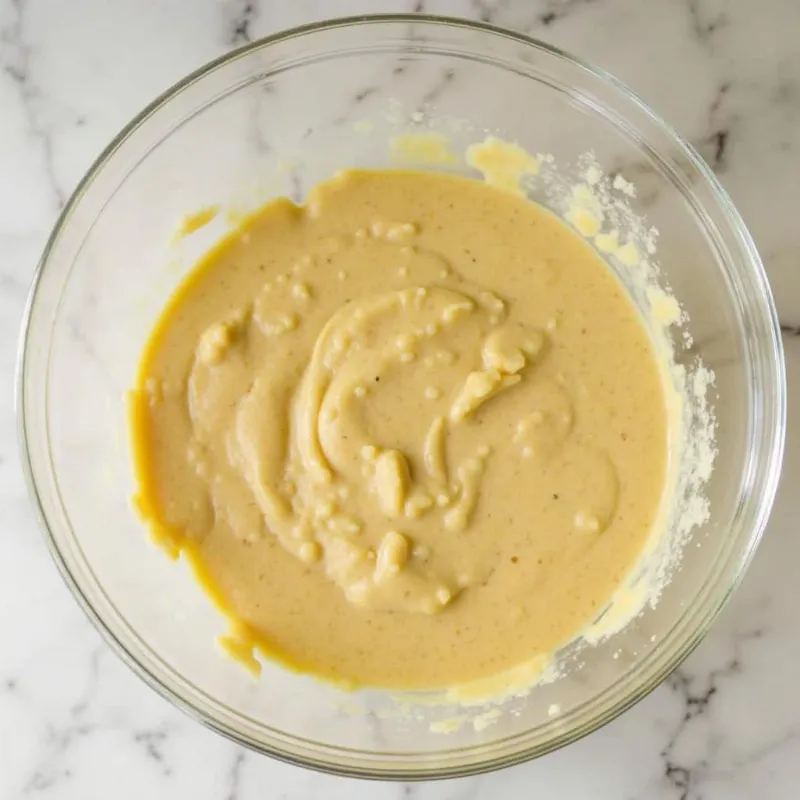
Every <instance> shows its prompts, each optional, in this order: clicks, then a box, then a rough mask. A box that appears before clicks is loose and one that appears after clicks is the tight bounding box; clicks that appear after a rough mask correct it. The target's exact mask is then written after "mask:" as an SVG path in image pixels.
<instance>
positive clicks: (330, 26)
mask: <svg viewBox="0 0 800 800" xmlns="http://www.w3.org/2000/svg"><path fill="white" fill-rule="evenodd" d="M398 23H402V24H431V25H441V26H446V27H454V28H465V29H471V30H472V31H478V32H481V31H482V32H485V33H489V34H493V35H497V36H502V37H506V38H508V39H511V40H513V41H515V42H517V43H519V44H522V45H525V46H528V47H530V48H531V49H533V50H538V51H541V52H544V53H545V54H547V55H549V56H555V57H556V58H559V59H563V60H564V61H567V62H569V63H570V64H571V65H572V66H573V67H577V68H579V69H580V70H582V71H584V72H586V73H588V74H589V75H591V76H592V77H593V78H595V79H598V80H599V81H601V82H603V83H605V84H606V85H607V86H608V87H610V88H611V89H612V90H615V91H616V92H618V93H619V94H620V95H621V96H622V98H623V100H626V101H628V102H629V103H632V104H633V105H635V106H636V107H637V108H638V110H639V111H640V112H642V113H643V114H644V115H645V116H646V117H648V118H649V121H650V123H651V124H654V125H655V126H656V127H657V128H660V129H661V133H663V134H666V136H667V138H668V139H670V141H671V144H672V145H673V146H675V147H676V149H677V150H678V151H679V152H681V155H682V156H683V157H684V158H685V159H686V163H687V164H688V165H689V168H690V169H691V170H693V171H694V172H695V173H696V175H697V177H698V178H699V179H700V181H701V182H703V183H704V184H705V187H706V188H707V189H709V190H710V191H711V193H712V195H713V196H714V199H715V200H716V202H717V203H718V204H719V207H720V209H721V210H722V212H723V213H724V215H725V216H726V218H727V222H728V223H729V224H730V226H731V228H732V229H733V232H734V234H735V236H736V237H737V239H738V245H739V247H740V249H741V253H742V254H743V255H744V257H745V260H746V261H747V263H748V265H749V267H750V269H751V270H752V275H751V277H752V279H753V280H754V282H755V284H756V286H757V288H758V289H759V290H760V291H759V298H758V299H759V300H760V301H761V307H760V309H759V310H760V312H761V313H762V314H763V315H764V318H763V319H762V320H761V322H762V323H765V324H766V329H767V335H768V337H769V339H770V341H769V345H771V347H768V348H767V349H768V350H769V352H768V353H766V355H765V356H764V362H765V366H766V368H767V372H768V373H769V377H770V378H771V379H772V381H773V383H772V385H771V389H772V391H771V392H770V394H771V397H770V398H769V400H771V402H772V404H773V405H772V413H771V417H772V419H773V420H774V426H773V429H772V435H771V438H770V441H769V442H768V444H767V446H766V447H765V450H764V453H763V455H762V463H764V464H765V465H766V466H765V467H764V468H763V469H762V470H760V472H761V475H762V476H763V477H762V479H761V481H760V485H756V487H755V489H756V491H752V492H751V494H750V498H749V499H748V502H749V503H750V504H752V505H754V506H755V510H754V513H753V514H752V515H751V517H752V520H753V522H752V525H751V530H750V532H749V535H748V536H747V540H746V541H745V542H744V544H743V546H742V547H740V548H739V550H740V554H739V557H738V564H737V565H736V567H735V570H734V575H733V577H732V579H731V580H730V581H729V583H728V586H727V587H726V589H725V591H723V592H721V593H720V594H719V595H718V596H717V597H716V598H715V599H714V600H713V602H711V603H709V605H708V607H707V608H706V609H704V613H703V615H702V617H701V618H700V619H699V620H695V624H694V627H693V629H692V630H691V632H690V633H689V635H687V636H686V638H685V639H684V641H683V642H682V643H681V645H680V646H679V647H678V648H677V649H675V650H674V651H673V652H672V653H670V654H669V656H668V657H667V658H666V659H665V660H664V661H663V663H662V664H661V666H660V668H659V669H657V670H655V671H654V672H653V673H652V674H651V675H650V676H649V679H648V680H647V681H645V682H643V683H641V684H640V685H637V686H632V687H630V689H629V691H628V692H627V693H625V694H623V695H622V696H620V697H619V698H618V700H617V702H616V703H615V704H613V705H612V706H611V707H610V708H608V709H607V710H606V711H604V712H602V713H600V714H596V715H595V716H593V717H592V718H591V719H589V720H587V721H585V722H584V723H583V724H582V725H577V726H575V727H573V728H572V729H568V730H564V731H560V732H558V733H556V735H554V736H553V737H552V738H550V739H549V740H548V741H547V742H545V743H544V744H541V745H533V746H531V747H528V748H523V749H518V750H515V751H513V752H507V753H501V754H499V755H494V756H492V757H489V758H486V759H483V760H481V759H480V758H479V757H478V758H476V759H474V760H466V761H461V762H459V763H456V764H452V765H450V766H441V767H439V766H436V764H435V763H431V762H429V761H418V762H417V763H416V764H404V763H400V764H398V763H396V762H385V761H384V762H383V763H382V765H381V766H378V765H377V764H376V762H375V761H368V760H366V759H361V763H354V762H353V760H352V756H353V752H354V751H348V753H347V756H348V757H349V758H347V759H346V763H345V762H344V761H342V762H339V761H337V760H336V759H335V758H326V757H316V756H314V755H310V754H309V753H308V751H306V752H299V751H298V750H295V751H293V750H292V748H290V747H281V746H279V745H273V746H265V745H264V744H262V743H260V742H256V741H254V740H252V739H250V738H249V737H248V736H247V735H246V734H243V733H241V732H239V731H237V730H236V729H235V728H234V727H233V726H232V725H229V724H227V723H226V722H224V721H221V720H217V719H214V718H212V717H211V716H210V715H209V714H207V713H206V712H205V711H203V710H202V709H200V708H198V707H196V706H195V704H194V703H192V702H191V700H190V699H188V698H186V697H184V696H183V695H182V694H181V693H180V692H179V690H178V689H177V688H174V687H173V686H171V685H169V682H168V679H167V678H164V677H162V676H159V675H157V674H155V672H154V671H153V670H151V669H150V668H148V666H147V665H146V663H145V662H146V661H148V660H149V659H148V658H147V655H146V654H142V655H139V656H137V655H136V654H134V653H133V652H131V650H130V649H129V648H127V647H126V645H125V644H123V643H122V642H121V641H120V639H118V638H117V636H116V634H115V632H114V631H113V630H112V628H111V627H110V626H109V624H108V623H107V621H106V620H105V619H103V618H102V617H101V616H100V614H99V613H98V612H97V611H96V610H95V608H94V607H93V605H92V603H91V602H90V600H89V599H88V598H87V596H86V595H85V593H84V591H83V588H82V587H81V585H80V584H79V582H78V580H77V579H76V578H75V576H74V575H73V574H72V573H71V571H70V569H69V567H68V565H67V563H66V561H65V559H64V557H63V554H62V553H61V551H60V550H59V547H58V545H57V543H56V540H55V537H54V535H53V533H52V530H51V528H50V523H49V520H48V519H47V517H46V514H45V512H44V508H43V504H42V502H41V500H40V497H39V491H38V487H37V482H36V477H35V475H34V470H33V465H32V460H31V454H30V450H29V446H28V434H27V428H26V414H25V399H24V398H25V387H26V369H25V365H26V353H27V346H28V341H29V335H30V323H31V318H32V314H33V310H34V307H35V305H36V300H37V294H38V289H39V286H40V284H41V282H42V279H43V276H44V273H45V271H46V270H47V266H48V261H49V257H50V254H51V251H52V250H53V247H54V245H55V243H56V241H57V240H58V238H59V236H60V234H61V232H62V230H63V229H64V228H65V227H66V226H67V224H68V223H69V220H70V217H71V215H72V212H73V210H74V209H75V207H76V206H77V204H78V203H79V201H80V200H81V198H82V197H83V195H84V193H85V192H86V191H87V189H88V188H89V186H90V185H91V183H92V182H93V180H94V179H95V177H96V176H97V175H98V174H99V173H100V172H101V171H102V170H103V169H104V167H105V166H106V164H107V163H108V162H109V161H110V160H111V159H112V158H113V157H114V154H115V152H116V151H117V150H118V149H119V147H120V146H121V145H122V144H123V143H124V142H125V141H126V140H127V139H128V138H129V137H130V136H131V135H132V134H133V133H134V132H135V131H136V130H137V129H138V128H139V127H140V126H141V125H143V124H144V123H145V122H146V121H147V120H148V119H149V118H150V117H151V116H152V115H153V114H154V113H155V112H156V111H158V110H159V109H161V108H162V107H163V106H165V105H167V104H168V103H169V102H170V101H171V100H172V99H174V98H175V97H176V96H178V95H179V94H180V93H181V92H183V91H184V90H185V89H187V88H188V87H189V86H191V85H193V84H194V83H196V82H197V81H199V80H201V79H203V78H204V77H206V76H207V75H209V74H210V73H212V72H214V71H215V70H217V69H219V68H221V67H224V66H227V65H228V64H230V63H232V62H234V61H236V60H238V59H239V58H242V57H244V56H247V55H249V54H251V53H253V52H256V51H259V50H263V49H266V48H268V47H270V46H271V45H275V44H277V43H281V42H285V41H288V40H290V39H294V38H299V37H305V36H309V35H312V34H314V33H318V32H322V31H330V30H335V29H339V28H348V27H357V26H362V25H381V24H398ZM762 366H764V365H762ZM15 400H16V402H15V405H16V415H17V429H18V439H19V445H20V452H21V458H22V467H23V473H24V476H25V480H26V483H27V486H28V491H29V495H30V497H31V499H32V502H33V505H34V508H35V511H36V513H37V516H38V519H39V525H40V528H41V531H42V534H43V536H44V538H45V540H46V543H47V546H48V548H49V550H50V553H51V556H52V558H53V560H54V561H55V563H56V566H57V568H58V570H59V572H60V573H61V576H62V578H63V580H64V581H65V583H66V584H67V586H68V588H69V589H70V591H71V592H72V594H73V596H74V597H75V599H76V600H77V601H78V603H79V605H80V606H81V608H82V609H83V611H84V613H85V614H86V616H87V617H88V618H89V619H90V620H91V622H92V623H93V624H94V626H95V627H96V629H97V630H98V632H99V633H100V634H101V636H102V637H103V639H104V640H105V641H106V643H107V644H108V645H109V646H110V647H111V649H112V650H114V652H116V653H117V655H118V656H119V657H120V658H121V659H122V661H123V662H124V663H125V664H127V666H128V667H130V668H131V669H132V670H133V672H135V673H136V674H137V675H138V676H139V677H140V678H141V679H142V680H143V681H144V682H145V683H146V684H147V685H148V686H150V687H151V688H152V689H154V690H155V691H156V692H158V693H159V694H160V695H161V696H162V697H164V698H166V699H167V700H169V701H170V702H171V703H172V704H173V705H175V706H176V707H178V708H180V709H181V710H182V711H184V712H186V713H187V714H189V715H190V716H192V717H193V718H194V719H196V720H198V721H199V722H201V723H202V724H204V725H205V726H207V727H209V728H210V729H212V730H214V731H216V732H217V733H220V734H221V735H223V736H225V737H227V738H228V739H231V740H232V741H235V742H237V743H238V744H241V745H243V746H246V747H249V748H250V749H253V750H255V751H257V752H260V753H263V754H266V755H269V756H271V757H274V758H277V759H280V760H282V761H285V762H288V763H291V764H296V765H298V766H303V767H307V768H311V769H315V770H319V771H322V772H328V773H332V774H338V775H343V776H349V777H359V778H371V779H394V780H429V779H441V778H457V777H464V776H467V775H474V774H480V773H484V772H489V771H492V770H495V769H499V768H502V767H506V766H511V765H514V764H519V763H522V762H524V761H528V760H530V759H532V758H536V757H538V756H541V755H544V754H546V753H548V752H551V751H553V750H556V749H558V748H560V747H563V746H565V745H567V744H570V743H572V742H574V741H577V740H578V739H580V738H582V737H583V736H586V735H588V734H590V733H592V732H594V731H596V730H597V729H599V728H600V727H602V726H603V725H605V724H607V723H608V722H610V721H611V720H613V719H615V718H616V717H618V716H619V715H620V714H622V713H623V712H624V711H626V710H627V709H628V708H630V707H631V706H632V705H634V704H635V703H637V702H638V701H639V700H641V699H642V698H644V697H645V696H646V695H647V694H649V693H650V692H651V691H652V690H653V689H655V688H656V687H657V686H658V685H659V684H660V683H661V682H662V681H663V680H664V679H665V678H666V677H667V676H668V675H669V674H670V673H671V672H672V671H673V670H674V669H675V668H677V667H678V666H679V665H680V664H681V663H682V662H683V661H684V660H685V659H686V657H687V656H688V655H689V654H690V653H691V652H692V651H693V650H694V649H695V647H696V646H697V645H698V644H699V643H700V642H701V641H702V639H703V637H704V636H705V635H706V633H707V632H708V629H709V628H710V626H711V623H712V622H713V621H714V619H715V618H716V616H717V615H718V614H719V612H720V611H721V610H722V608H723V607H724V605H725V604H726V602H727V600H728V598H729V597H730V595H731V594H732V592H733V591H734V589H735V588H736V586H738V584H739V582H740V581H741V578H742V576H743V574H744V572H745V571H746V569H747V566H748V565H749V563H750V561H751V560H752V557H753V555H754V553H755V550H756V547H757V545H758V543H759V541H760V539H761V536H762V534H763V532H764V528H765V526H766V523H767V519H768V517H769V512H770V510H771V507H772V503H773V500H774V497H775V493H776V491H777V486H778V482H779V478H780V470H781V463H782V458H783V448H784V440H785V432H786V376H785V366H784V360H783V346H782V340H781V335H780V325H779V321H778V316H777V312H776V309H775V306H774V302H773V299H772V295H771V292H770V289H769V284H768V280H767V277H766V273H765V271H764V267H763V264H762V262H761V259H760V257H759V255H758V252H757V249H756V247H755V243H754V242H753V239H752V237H751V235H750V233H749V231H748V230H747V228H746V226H745V224H744V221H743V220H742V218H741V216H740V215H739V213H738V211H737V210H736V208H735V207H734V205H733V203H732V201H731V199H730V197H729V196H728V194H727V192H726V191H725V189H724V188H723V187H722V186H721V184H720V183H719V181H718V180H717V178H716V176H715V175H714V173H713V172H712V171H711V170H710V169H709V167H708V166H707V165H706V163H705V162H704V161H703V159H702V157H701V156H700V155H699V154H698V153H697V151H696V150H695V149H694V148H693V147H692V145H691V144H689V143H688V142H687V141H686V140H685V139H683V137H681V136H680V134H678V133H677V131H675V130H674V129H673V128H672V127H671V126H670V125H669V124H668V123H666V122H665V121H664V120H663V119H661V117H659V116H658V115H657V114H656V113H655V112H654V111H652V110H651V109H650V108H649V106H647V104H645V103H644V102H643V101H642V100H641V99H640V98H639V97H638V96H637V95H636V94H634V93H633V92H632V91H631V90H630V89H629V88H628V87H627V86H625V85H624V84H623V83H622V82H620V81H619V80H618V79H616V78H615V77H614V76H613V75H611V74H610V73H608V72H606V71H604V70H602V69H600V68H598V67H595V66H592V65H590V64H588V63H586V62H583V61H582V60H580V59H578V58H575V57H574V56H572V55H570V54H568V53H565V52H564V51H562V50H560V49H558V48H556V47H553V46H552V45H549V44H546V43H544V42H542V41H540V40H538V39H535V38H533V37H530V36H527V35H526V34H522V33H517V32H515V31H512V30H508V29H505V28H501V27H498V26H495V25H491V24H488V23H484V22H479V21H473V20H468V19H462V18H458V17H449V16H440V15H430V14H407V13H401V14H367V15H357V16H348V17H340V18H334V19H327V20H321V21H319V22H315V23H311V24H306V25H301V26H298V27H294V28H290V29H287V30H283V31H279V32H277V33H275V34H273V35H271V36H267V37H264V38H261V39H257V40H255V41H253V42H249V43H247V44H246V45H244V46H242V47H240V48H237V49H234V50H231V51H230V52H228V53H226V54H225V55H223V56H220V57H219V58H217V59H214V60H213V61H210V62H208V63H207V64H205V65H203V66H202V67H200V68H198V69H197V70H195V71H194V72H192V73H191V74H189V75H187V76H186V77H185V78H184V79H182V80H181V81H179V82H177V83H176V84H174V85H173V86H172V87H170V88H169V89H167V90H166V91H165V92H163V93H162V94H161V95H160V96H158V97H157V98H156V99H155V100H154V101H152V102H151V103H150V104H149V105H147V106H146V107H145V108H144V109H143V110H142V111H141V112H139V113H138V114H137V115H136V116H135V117H134V118H133V119H132V120H131V121H130V122H129V123H128V124H127V125H126V126H125V127H124V128H123V129H122V130H121V131H120V132H119V133H118V134H117V136H115V137H114V139H113V140H112V141H111V142H110V144H109V145H108V146H107V147H106V148H105V149H104V150H103V151H102V152H101V154H100V155H99V156H98V157H97V158H96V160H95V161H94V163H93V164H92V165H91V167H90V168H89V169H88V170H87V172H86V174H85V175H84V176H83V178H82V179H81V180H80V182H79V183H78V185H77V186H76V188H75V190H74V192H73V193H72V195H71V196H70V198H69V200H68V201H67V203H66V204H65V206H64V208H63V209H62V211H61V213H60V215H59V217H58V219H57V221H56V224H55V226H54V227H53V230H52V232H51V234H50V236H49V238H48V240H47V243H46V245H45V248H44V250H43V252H42V256H41V258H40V259H39V263H38V264H37V267H36V271H35V273H34V277H33V280H32V283H31V288H30V290H29V294H28V298H27V302H26V306H25V310H24V313H23V318H22V323H21V334H20V339H19V344H18V351H17V370H16V392H15ZM758 490H760V491H758ZM683 619H684V617H681V618H680V619H679V620H678V621H677V622H676V623H675V624H674V626H673V627H675V626H677V625H678V624H680V622H681V621H682V620H683ZM143 656H144V657H143ZM473 749H474V750H476V751H477V750H479V748H477V747H476V748H467V749H465V753H467V752H469V751H470V750H473Z"/></svg>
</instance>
